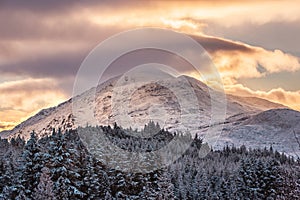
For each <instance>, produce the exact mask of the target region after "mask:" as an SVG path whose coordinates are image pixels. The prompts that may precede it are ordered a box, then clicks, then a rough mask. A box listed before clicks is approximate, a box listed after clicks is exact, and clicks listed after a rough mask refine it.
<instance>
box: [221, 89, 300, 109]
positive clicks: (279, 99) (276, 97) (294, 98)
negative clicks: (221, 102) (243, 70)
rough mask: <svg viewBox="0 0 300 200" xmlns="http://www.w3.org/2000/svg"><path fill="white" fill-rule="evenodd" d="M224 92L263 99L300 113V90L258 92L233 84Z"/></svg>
mask: <svg viewBox="0 0 300 200" xmlns="http://www.w3.org/2000/svg"><path fill="white" fill-rule="evenodd" d="M225 91H226V92H228V93H230V94H235V95H237V94H238V95H239V96H255V97H260V98H264V99H267V100H270V101H273V102H276V103H280V104H283V105H285V106H288V107H290V108H292V109H295V110H299V111H300V90H299V91H286V90H284V89H282V88H276V89H272V90H270V91H260V90H251V89H249V88H247V87H245V86H244V85H242V84H235V85H227V86H225Z"/></svg>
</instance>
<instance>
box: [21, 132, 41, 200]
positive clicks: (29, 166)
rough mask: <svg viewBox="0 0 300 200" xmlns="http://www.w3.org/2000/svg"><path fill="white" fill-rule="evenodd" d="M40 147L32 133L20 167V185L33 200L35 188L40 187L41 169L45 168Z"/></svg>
mask: <svg viewBox="0 0 300 200" xmlns="http://www.w3.org/2000/svg"><path fill="white" fill-rule="evenodd" d="M42 157H43V156H42V153H41V150H40V147H39V145H38V143H37V138H36V136H35V133H34V132H32V133H31V135H30V139H29V140H28V141H27V143H26V145H25V148H24V151H23V154H22V160H23V163H21V166H20V171H19V173H20V180H19V183H20V184H21V185H22V186H23V187H24V189H25V195H26V196H27V197H28V198H32V193H33V192H34V188H36V186H37V185H38V182H39V178H40V174H41V169H42V167H43V159H42Z"/></svg>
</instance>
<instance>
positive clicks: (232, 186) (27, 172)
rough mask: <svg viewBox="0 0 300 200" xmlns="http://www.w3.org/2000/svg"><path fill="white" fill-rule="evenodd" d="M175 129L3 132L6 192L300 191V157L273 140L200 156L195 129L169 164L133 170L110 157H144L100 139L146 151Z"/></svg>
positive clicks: (299, 194)
mask: <svg viewBox="0 0 300 200" xmlns="http://www.w3.org/2000/svg"><path fill="white" fill-rule="evenodd" d="M128 132H130V134H128ZM153 133H156V134H153ZM82 134H84V136H82ZM135 134H136V135H145V136H146V135H149V134H152V135H153V136H152V137H135V136H134V135H135ZM100 136H101V137H100ZM177 136H178V135H176V133H171V132H168V131H166V130H164V129H161V128H160V127H159V125H158V124H154V122H150V123H149V124H147V125H145V127H144V129H143V130H140V131H138V130H132V129H123V128H122V127H119V126H118V125H117V124H115V125H114V126H113V127H111V126H97V127H91V126H86V127H84V128H78V129H76V130H68V131H66V132H64V133H62V131H61V130H53V133H52V134H51V135H49V136H47V137H43V138H38V136H37V134H35V133H34V132H32V133H31V137H30V139H29V140H28V141H24V140H23V139H22V138H21V136H18V137H17V138H12V139H11V140H7V139H1V141H0V149H1V151H0V199H4V200H7V199H16V200H30V199H34V200H52V199H57V200H66V199H88V200H92V199H105V200H107V199H157V200H162V199H213V200H214V199H225V200H226V199H228V200H229V199H249V200H250V199H251V200H252V199H267V200H271V199H287V200H293V199H295V200H296V199H300V159H299V158H293V157H290V156H287V155H285V154H283V153H279V152H277V151H275V150H273V148H272V146H270V147H266V148H264V149H249V148H246V147H245V146H241V147H229V146H226V147H224V148H223V150H213V149H209V152H208V154H207V155H206V156H201V154H199V151H200V149H201V148H202V147H204V145H206V146H207V144H205V143H203V142H202V139H201V138H200V137H199V136H194V137H193V138H192V143H191V145H190V146H189V148H188V149H187V150H186V151H185V152H184V153H183V154H182V155H181V156H180V157H179V158H178V159H176V160H175V161H174V162H172V163H171V164H170V165H167V166H165V167H163V168H158V169H155V170H148V171H141V172H133V171H131V170H124V168H118V167H112V166H113V165H111V163H109V162H116V161H115V160H113V161H112V160H109V159H110V158H111V157H112V156H117V158H119V159H120V162H125V161H127V162H128V163H130V165H131V166H132V165H134V166H138V165H139V164H141V163H138V162H139V161H136V163H134V160H131V158H123V157H124V156H125V155H120V154H119V155H111V150H110V151H105V150H103V149H104V148H106V147H105V145H103V144H102V143H101V141H103V140H104V138H103V137H105V139H106V140H107V141H110V142H111V143H112V144H113V145H111V146H118V147H119V148H121V149H123V150H124V151H126V152H136V153H141V154H142V155H144V154H143V153H144V152H148V153H151V152H152V151H155V150H157V149H160V148H162V147H163V146H165V145H166V144H168V143H169V142H170V141H171V140H172V139H174V137H177ZM179 137H186V136H179ZM190 137H191V136H190ZM178 148H180V147H178ZM95 152H96V154H95ZM105 152H109V154H108V155H105ZM127 156H128V155H127ZM114 158H116V157H114ZM153 158H155V157H147V158H144V162H143V163H142V164H143V165H145V163H146V164H149V166H150V168H151V166H153V165H156V163H157V162H158V161H157V160H153ZM123 164H124V163H123ZM116 165H118V163H117V164H116ZM116 165H115V166H116ZM120 166H127V165H126V163H125V164H124V165H122V164H120Z"/></svg>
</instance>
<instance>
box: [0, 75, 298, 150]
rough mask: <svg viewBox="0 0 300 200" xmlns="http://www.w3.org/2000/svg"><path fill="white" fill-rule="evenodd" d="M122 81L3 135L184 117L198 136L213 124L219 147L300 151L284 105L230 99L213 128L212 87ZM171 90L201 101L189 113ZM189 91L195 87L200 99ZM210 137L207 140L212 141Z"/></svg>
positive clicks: (169, 122) (172, 121) (175, 125)
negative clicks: (225, 109)
mask: <svg viewBox="0 0 300 200" xmlns="http://www.w3.org/2000/svg"><path fill="white" fill-rule="evenodd" d="M121 79H122V78H120V77H116V78H113V79H110V80H108V81H106V82H104V83H102V84H99V85H98V86H97V87H95V88H91V89H90V90H88V91H86V92H84V93H82V94H80V95H78V96H76V97H74V98H72V99H69V100H68V101H66V102H64V103H62V104H60V105H58V106H56V107H52V108H48V109H44V110H41V111H40V112H39V113H37V114H36V115H34V116H33V117H30V118H29V119H28V120H26V121H24V122H22V123H21V124H19V125H17V126H16V127H15V128H14V129H12V130H10V131H5V132H2V133H1V137H7V138H11V137H16V136H17V135H20V136H21V137H24V138H25V139H27V138H28V137H29V134H30V132H31V131H32V130H34V131H35V132H36V133H37V135H38V136H39V137H43V136H46V135H49V134H51V133H52V130H53V128H55V129H58V128H61V129H62V130H66V129H73V128H76V127H78V126H86V125H108V124H113V123H114V122H115V121H117V122H118V124H120V125H121V126H123V127H125V126H127V127H125V128H129V126H130V127H132V128H141V127H142V126H143V125H144V124H146V123H147V122H149V120H154V121H157V122H159V123H160V124H163V126H164V127H165V128H167V129H169V130H176V129H180V126H181V123H180V120H182V119H183V118H184V119H185V120H187V121H188V124H187V123H186V124H185V125H187V126H188V128H189V129H190V130H191V132H192V133H198V134H200V135H201V134H202V135H203V136H204V135H205V132H206V131H207V130H208V129H209V127H210V126H216V127H217V129H216V130H219V131H220V132H221V131H222V134H221V135H220V136H219V135H218V141H217V142H215V143H214V144H213V146H215V147H216V148H221V147H223V146H224V144H235V145H242V144H245V145H247V146H250V147H251V146H255V147H258V146H260V147H262V146H270V145H273V146H274V148H275V149H278V150H281V151H284V152H287V153H290V154H291V153H293V152H295V151H297V146H296V140H295V137H294V134H292V133H293V130H300V127H299V124H298V123H297V122H299V119H300V113H299V112H297V111H293V110H289V109H288V108H286V107H285V106H283V105H280V104H276V103H273V102H270V101H267V100H264V99H260V98H255V97H239V96H234V95H227V111H226V121H225V124H224V126H222V124H214V125H211V124H210V122H211V105H212V104H211V99H210V88H209V87H207V86H206V85H205V84H204V83H202V82H201V81H199V80H196V79H194V78H191V77H188V76H179V77H177V78H175V77H167V78H166V79H165V80H164V81H163V82H151V83H148V84H146V85H143V84H141V85H140V86H138V87H136V84H132V83H135V82H134V80H133V81H131V82H130V84H126V83H125V82H124V80H121ZM122 81H123V82H122ZM170 88H173V90H174V89H175V90H177V91H180V92H181V94H180V95H183V96H184V97H185V98H186V99H187V100H190V101H191V102H195V101H196V102H197V103H198V105H199V106H198V107H189V109H190V110H189V111H188V112H186V111H182V110H181V109H182V105H181V104H180V103H179V102H180V99H178V96H176V94H175V93H176V91H175V90H174V91H175V92H174V91H172V90H170ZM186 88H189V89H192V90H193V91H194V95H195V96H193V95H192V94H190V91H188V89H186ZM194 97H196V99H195V98H194ZM216 101H218V99H216ZM112 105H113V106H112ZM74 107H75V108H76V109H75V110H74ZM94 108H95V109H94ZM72 109H73V110H72ZM193 109H194V110H193ZM191 113H192V114H191ZM90 116H94V117H92V118H91V117H90ZM124 116H126V117H124ZM129 122H130V123H129ZM181 128H182V127H181ZM183 128H186V127H183ZM209 137H210V136H207V135H206V136H205V137H204V138H208V141H209ZM284 143H285V144H284Z"/></svg>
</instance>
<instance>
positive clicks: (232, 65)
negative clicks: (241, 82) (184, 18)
mask: <svg viewBox="0 0 300 200" xmlns="http://www.w3.org/2000/svg"><path fill="white" fill-rule="evenodd" d="M195 38H196V40H197V41H198V42H199V43H200V44H202V45H203V47H204V48H205V49H206V50H207V51H208V52H209V53H210V54H211V57H212V60H213V62H214V64H215V66H216V67H217V68H218V69H219V71H220V73H221V75H222V77H224V79H226V80H227V82H228V80H229V79H230V81H229V82H230V83H235V82H236V80H237V79H239V78H254V77H262V76H265V75H266V74H270V73H278V72H283V71H289V72H294V71H297V70H299V69H300V59H299V58H298V57H296V56H293V55H291V54H288V53H285V52H283V51H281V50H278V49H275V50H273V51H272V50H266V49H264V48H262V47H257V46H251V45H247V44H244V43H241V42H237V41H231V40H226V39H222V38H217V37H207V36H202V37H199V36H197V37H195ZM229 82H228V83H229Z"/></svg>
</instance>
